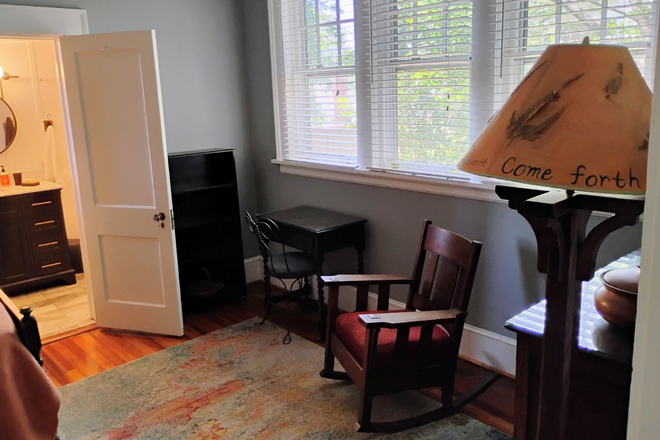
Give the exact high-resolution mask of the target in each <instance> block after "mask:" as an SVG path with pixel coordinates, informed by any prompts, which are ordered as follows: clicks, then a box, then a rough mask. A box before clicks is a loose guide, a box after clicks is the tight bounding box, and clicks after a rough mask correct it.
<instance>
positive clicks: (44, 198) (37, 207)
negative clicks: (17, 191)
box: [23, 191, 59, 215]
mask: <svg viewBox="0 0 660 440" xmlns="http://www.w3.org/2000/svg"><path fill="white" fill-rule="evenodd" d="M23 206H24V208H25V212H26V213H27V215H36V214H42V213H50V212H57V210H58V206H59V199H58V194H57V193H55V192H52V191H48V192H44V193H39V194H35V195H33V196H29V197H25V198H24V199H23Z"/></svg>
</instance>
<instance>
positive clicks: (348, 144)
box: [280, 0, 358, 166]
mask: <svg viewBox="0 0 660 440" xmlns="http://www.w3.org/2000/svg"><path fill="white" fill-rule="evenodd" d="M280 9H281V20H282V48H283V52H282V55H283V57H282V58H283V59H282V62H283V72H282V73H281V74H280V76H281V79H282V82H283V93H282V95H281V100H282V106H281V114H280V117H281V124H282V125H281V136H282V144H283V145H282V147H283V150H284V151H283V154H284V157H286V158H287V159H289V160H298V161H303V162H318V163H324V164H332V165H349V166H355V165H357V152H358V145H357V116H356V106H357V104H356V99H355V38H354V35H353V33H354V30H355V24H354V14H353V0H282V1H281V7H280Z"/></svg>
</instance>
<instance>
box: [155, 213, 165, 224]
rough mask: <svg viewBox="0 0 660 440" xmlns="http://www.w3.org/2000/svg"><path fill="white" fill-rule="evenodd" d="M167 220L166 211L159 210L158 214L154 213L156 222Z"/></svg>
mask: <svg viewBox="0 0 660 440" xmlns="http://www.w3.org/2000/svg"><path fill="white" fill-rule="evenodd" d="M164 220H165V213H164V212H159V213H158V214H154V221H155V222H156V223H158V222H162V221H164Z"/></svg>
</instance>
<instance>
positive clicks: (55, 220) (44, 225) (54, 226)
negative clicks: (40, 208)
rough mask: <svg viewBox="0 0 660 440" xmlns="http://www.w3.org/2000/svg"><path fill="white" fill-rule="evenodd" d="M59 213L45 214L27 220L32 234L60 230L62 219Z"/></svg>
mask: <svg viewBox="0 0 660 440" xmlns="http://www.w3.org/2000/svg"><path fill="white" fill-rule="evenodd" d="M57 214H58V213H57V211H53V212H43V213H40V214H37V215H32V216H30V217H28V218H27V222H28V225H27V226H28V229H29V230H30V232H32V233H36V232H38V233H46V232H55V231H58V230H59V229H60V226H61V225H60V217H59V215H57Z"/></svg>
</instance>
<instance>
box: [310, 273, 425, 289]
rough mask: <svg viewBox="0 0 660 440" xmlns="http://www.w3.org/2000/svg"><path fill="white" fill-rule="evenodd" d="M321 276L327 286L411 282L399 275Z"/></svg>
mask: <svg viewBox="0 0 660 440" xmlns="http://www.w3.org/2000/svg"><path fill="white" fill-rule="evenodd" d="M321 278H322V279H323V282H324V283H325V284H326V285H327V286H361V285H375V284H411V283H412V282H413V280H412V279H410V278H406V277H401V276H399V275H327V276H324V277H321Z"/></svg>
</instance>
